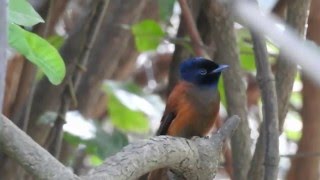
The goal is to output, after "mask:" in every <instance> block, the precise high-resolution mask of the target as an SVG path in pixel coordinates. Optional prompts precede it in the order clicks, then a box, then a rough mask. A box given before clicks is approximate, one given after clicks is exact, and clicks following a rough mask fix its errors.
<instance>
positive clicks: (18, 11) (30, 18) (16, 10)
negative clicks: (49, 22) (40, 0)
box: [8, 0, 44, 26]
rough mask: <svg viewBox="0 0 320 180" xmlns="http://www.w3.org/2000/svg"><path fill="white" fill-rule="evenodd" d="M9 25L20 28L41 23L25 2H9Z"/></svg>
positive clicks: (12, 0)
mask: <svg viewBox="0 0 320 180" xmlns="http://www.w3.org/2000/svg"><path fill="white" fill-rule="evenodd" d="M8 11H9V14H8V15H9V23H15V24H19V25H22V26H33V25H35V24H38V23H43V22H44V20H43V19H42V17H41V16H40V15H39V14H38V13H37V12H36V11H35V10H34V9H33V7H32V6H31V5H30V4H29V2H28V1H26V0H9V10H8Z"/></svg>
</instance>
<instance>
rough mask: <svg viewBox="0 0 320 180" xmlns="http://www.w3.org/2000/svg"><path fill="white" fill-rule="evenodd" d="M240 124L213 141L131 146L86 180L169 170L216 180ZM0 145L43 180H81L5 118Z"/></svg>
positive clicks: (162, 139) (157, 140)
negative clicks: (226, 144)
mask: <svg viewBox="0 0 320 180" xmlns="http://www.w3.org/2000/svg"><path fill="white" fill-rule="evenodd" d="M239 121H240V119H239V117H237V116H233V117H231V118H230V119H228V120H227V121H226V122H225V124H224V125H223V126H222V127H221V129H220V130H219V131H218V132H217V133H216V134H214V135H212V136H211V137H210V138H194V139H193V140H188V139H185V138H175V137H170V136H158V137H154V138H151V139H149V140H142V141H140V142H136V143H135V144H130V145H128V146H127V147H125V148H124V149H123V150H122V151H121V152H119V153H117V154H116V155H114V156H112V157H110V158H108V159H107V160H106V161H105V162H104V164H102V165H101V166H98V167H96V168H95V169H94V170H93V171H92V173H90V174H89V175H87V176H85V177H82V179H92V180H93V179H110V180H113V179H115V180H121V179H123V180H126V179H136V178H138V177H140V176H141V175H143V174H145V173H146V172H149V171H151V170H154V169H158V168H161V167H167V166H169V167H170V168H172V169H174V170H175V172H179V173H182V174H183V175H186V176H187V177H190V179H208V180H209V179H212V178H213V177H214V176H215V173H216V170H217V168H218V166H219V159H220V153H221V149H222V145H223V142H224V140H225V139H226V138H227V137H228V136H230V135H231V134H232V132H233V131H234V130H235V129H236V127H237V125H238V123H239ZM0 145H1V146H0V147H1V149H0V150H1V151H3V152H5V153H6V154H7V155H9V156H10V157H12V158H14V159H15V160H16V161H17V162H18V163H19V164H21V165H22V166H23V167H24V168H25V169H26V170H27V171H29V172H30V173H31V174H33V175H34V176H35V177H37V178H39V179H53V180H55V179H57V180H58V179H79V178H78V177H77V176H75V175H74V174H73V173H72V172H71V171H70V170H69V169H68V168H66V167H64V166H63V165H62V164H61V163H59V162H58V161H57V160H56V159H55V158H53V157H52V156H51V155H50V154H49V153H48V152H47V151H45V150H44V149H43V148H42V147H41V146H39V145H38V144H37V143H35V142H34V141H33V140H32V139H31V138H30V137H29V136H27V135H26V134H25V133H24V132H23V131H21V130H20V129H19V128H18V127H16V126H15V125H14V124H13V123H12V122H11V121H10V120H9V119H7V118H6V117H4V116H3V115H1V117H0Z"/></svg>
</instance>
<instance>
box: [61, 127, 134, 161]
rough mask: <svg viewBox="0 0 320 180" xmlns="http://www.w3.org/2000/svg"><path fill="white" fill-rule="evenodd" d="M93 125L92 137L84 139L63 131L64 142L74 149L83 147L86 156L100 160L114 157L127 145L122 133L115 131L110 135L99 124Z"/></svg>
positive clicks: (126, 139)
mask: <svg viewBox="0 0 320 180" xmlns="http://www.w3.org/2000/svg"><path fill="white" fill-rule="evenodd" d="M93 125H94V126H95V128H96V131H95V135H94V137H92V138H89V139H86V138H84V137H82V136H80V134H78V135H76V134H71V133H70V132H68V131H65V133H64V140H65V141H67V142H68V143H69V144H71V145H73V146H76V147H77V146H78V145H79V144H82V145H85V148H86V152H87V153H88V154H90V155H93V156H97V158H99V159H101V160H102V159H105V158H107V157H109V156H111V155H114V154H115V153H117V152H119V151H120V150H121V149H122V148H123V147H124V146H126V145H127V144H128V138H127V136H126V135H125V134H123V133H122V132H120V131H118V130H116V129H115V130H113V132H112V133H107V132H105V131H104V129H102V126H101V124H100V123H97V124H94V123H93ZM96 160H97V159H96Z"/></svg>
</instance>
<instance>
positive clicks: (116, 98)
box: [104, 83, 149, 133]
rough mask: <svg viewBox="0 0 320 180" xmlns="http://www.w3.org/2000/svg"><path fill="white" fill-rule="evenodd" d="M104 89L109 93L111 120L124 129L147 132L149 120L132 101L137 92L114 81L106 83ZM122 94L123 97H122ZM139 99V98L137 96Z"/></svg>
mask: <svg viewBox="0 0 320 180" xmlns="http://www.w3.org/2000/svg"><path fill="white" fill-rule="evenodd" d="M104 90H105V91H106V93H107V95H108V112H109V115H110V119H111V122H112V123H113V124H114V126H116V127H117V128H119V129H121V130H123V131H129V132H136V133H146V132H148V130H149V121H148V119H147V118H146V116H145V115H144V114H143V113H142V112H141V111H140V110H139V109H137V108H135V106H134V104H132V102H131V101H130V99H128V98H130V97H133V99H134V98H135V96H137V95H135V94H132V93H131V94H130V92H128V91H125V90H123V89H121V88H120V89H119V88H118V86H115V85H114V83H106V84H105V88H104ZM121 96H122V97H121ZM136 99H137V98H136Z"/></svg>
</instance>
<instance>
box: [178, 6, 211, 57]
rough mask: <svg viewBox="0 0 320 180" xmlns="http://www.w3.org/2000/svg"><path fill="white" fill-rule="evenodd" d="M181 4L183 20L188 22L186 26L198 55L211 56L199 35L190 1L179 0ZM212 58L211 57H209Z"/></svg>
mask: <svg viewBox="0 0 320 180" xmlns="http://www.w3.org/2000/svg"><path fill="white" fill-rule="evenodd" d="M179 4H180V7H181V11H182V15H183V20H184V22H185V24H186V28H187V30H188V33H189V36H190V39H191V42H192V44H191V45H192V47H193V50H194V52H195V54H196V55H197V56H203V57H206V58H209V55H208V53H207V52H206V51H205V50H204V48H203V47H204V44H203V41H202V40H201V37H200V35H199V32H198V30H197V26H196V23H195V21H194V18H193V16H192V13H191V10H190V8H189V6H188V3H187V1H186V0H179ZM209 59H210V58H209Z"/></svg>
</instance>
